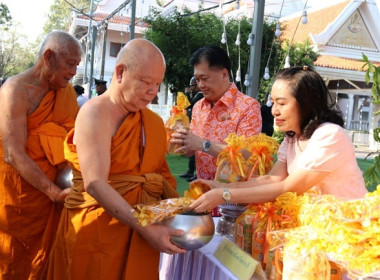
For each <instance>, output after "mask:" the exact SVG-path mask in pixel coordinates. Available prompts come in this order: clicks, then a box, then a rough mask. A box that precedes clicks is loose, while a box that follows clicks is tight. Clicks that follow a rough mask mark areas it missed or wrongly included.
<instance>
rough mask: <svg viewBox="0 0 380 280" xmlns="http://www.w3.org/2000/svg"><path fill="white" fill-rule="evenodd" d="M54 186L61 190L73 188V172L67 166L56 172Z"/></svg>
mask: <svg viewBox="0 0 380 280" xmlns="http://www.w3.org/2000/svg"><path fill="white" fill-rule="evenodd" d="M55 184H56V185H57V186H58V187H59V188H60V189H62V190H63V189H67V188H71V187H72V186H73V172H72V170H71V167H70V166H69V165H66V166H65V167H64V168H62V169H61V170H59V171H58V174H57V177H56V178H55Z"/></svg>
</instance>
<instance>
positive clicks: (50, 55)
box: [43, 49, 55, 66]
mask: <svg viewBox="0 0 380 280" xmlns="http://www.w3.org/2000/svg"><path fill="white" fill-rule="evenodd" d="M43 59H44V63H45V64H46V65H47V66H51V64H52V63H53V61H54V59H55V53H54V52H53V51H52V50H51V49H47V50H45V51H44V53H43Z"/></svg>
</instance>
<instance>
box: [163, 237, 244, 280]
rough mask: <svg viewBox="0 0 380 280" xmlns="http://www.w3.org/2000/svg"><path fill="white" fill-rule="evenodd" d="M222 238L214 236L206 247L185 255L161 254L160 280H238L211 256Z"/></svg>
mask: <svg viewBox="0 0 380 280" xmlns="http://www.w3.org/2000/svg"><path fill="white" fill-rule="evenodd" d="M222 238H223V237H222V236H220V235H214V237H213V239H211V241H210V242H209V243H208V244H207V245H206V246H204V247H202V248H200V249H198V250H194V251H189V252H186V253H185V254H175V255H168V254H161V258H160V280H201V279H210V280H212V279H218V280H238V278H237V277H236V276H235V275H234V274H233V273H232V272H231V271H229V270H228V269H227V268H226V267H224V266H223V265H222V264H221V263H220V262H219V261H218V260H217V259H216V258H215V257H214V255H213V254H214V252H215V250H216V249H217V248H218V245H219V244H220V242H221V240H222Z"/></svg>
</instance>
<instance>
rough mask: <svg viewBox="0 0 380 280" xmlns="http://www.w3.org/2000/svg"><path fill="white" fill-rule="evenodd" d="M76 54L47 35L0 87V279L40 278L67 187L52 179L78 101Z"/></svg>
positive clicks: (67, 38) (71, 41)
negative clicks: (27, 63) (31, 61)
mask: <svg viewBox="0 0 380 280" xmlns="http://www.w3.org/2000/svg"><path fill="white" fill-rule="evenodd" d="M80 59H81V46H80V44H79V42H78V41H77V40H76V39H75V38H74V37H72V36H71V35H70V34H68V33H66V32H58V31H57V32H52V33H50V34H48V36H47V37H46V39H45V41H44V43H43V44H42V47H41V50H40V55H39V58H38V60H37V62H36V64H35V65H34V66H33V67H32V68H30V69H28V70H26V71H25V72H23V73H21V74H19V75H16V76H14V77H11V78H9V79H8V80H7V81H6V83H5V84H4V85H3V86H2V87H1V91H0V112H1V113H0V140H1V142H0V279H7V280H8V279H12V280H14V279H41V276H42V274H43V272H44V271H45V272H46V264H47V258H48V256H49V253H50V250H51V246H52V244H53V241H54V238H55V233H56V230H57V227H58V223H59V216H60V211H61V209H62V204H56V202H63V200H64V198H65V197H66V195H67V193H68V191H67V190H66V191H62V190H61V189H60V188H59V187H58V186H56V185H55V184H54V183H53V182H54V180H55V177H56V174H57V170H58V168H59V166H62V165H63V164H64V162H65V159H64V149H63V142H64V139H65V137H66V135H67V132H68V131H69V130H70V129H72V128H73V126H74V120H75V117H76V115H77V113H78V105H77V102H76V95H75V91H74V89H73V87H72V86H71V85H70V84H69V83H68V81H69V80H70V79H71V78H72V77H73V76H74V75H75V73H76V67H77V65H78V63H79V62H80Z"/></svg>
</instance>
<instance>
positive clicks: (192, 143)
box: [170, 129, 204, 156]
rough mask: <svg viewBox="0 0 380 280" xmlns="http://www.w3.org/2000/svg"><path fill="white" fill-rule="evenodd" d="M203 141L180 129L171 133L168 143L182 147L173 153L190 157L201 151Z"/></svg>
mask: <svg viewBox="0 0 380 280" xmlns="http://www.w3.org/2000/svg"><path fill="white" fill-rule="evenodd" d="M203 141H204V140H203V139H202V138H201V137H199V136H197V135H195V134H193V133H191V132H189V131H187V130H186V129H180V130H178V131H177V132H175V133H172V134H171V139H170V143H173V144H180V145H182V147H181V148H179V149H177V150H176V151H175V152H178V153H181V152H184V153H185V155H186V156H192V155H193V154H194V152H195V151H202V149H203Z"/></svg>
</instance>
